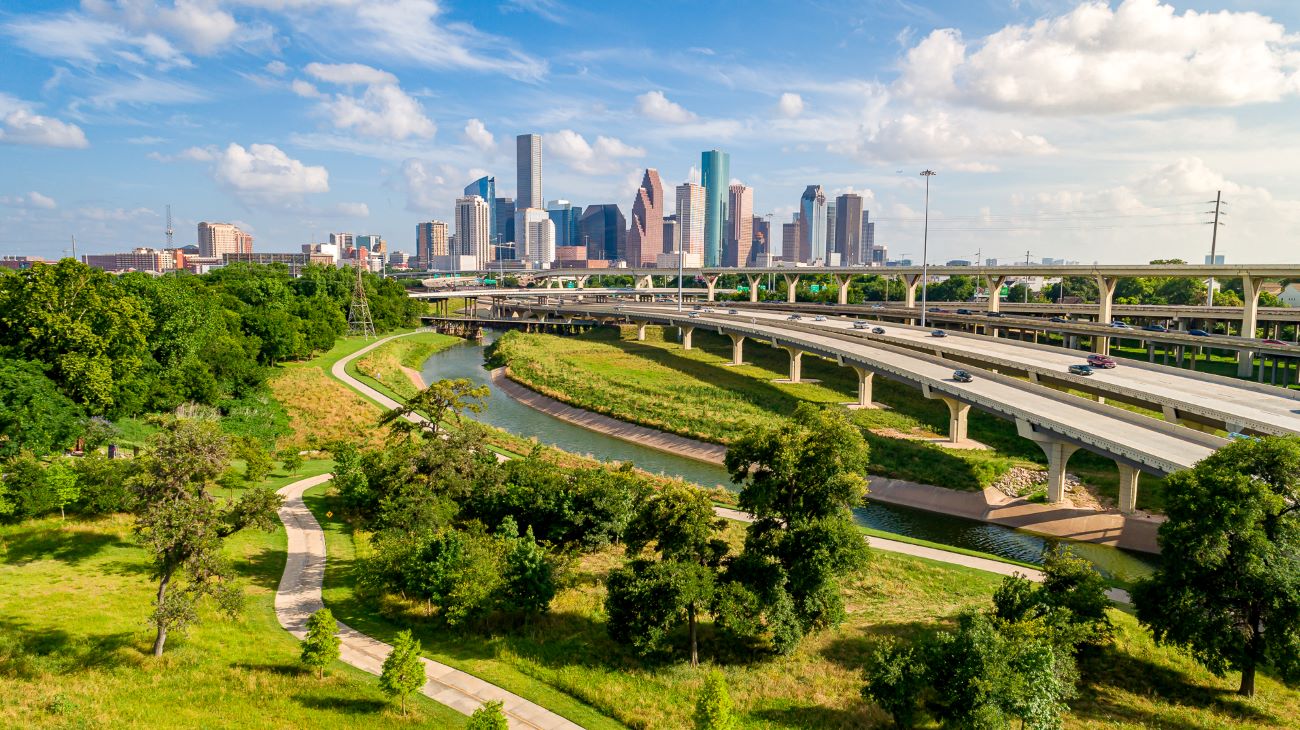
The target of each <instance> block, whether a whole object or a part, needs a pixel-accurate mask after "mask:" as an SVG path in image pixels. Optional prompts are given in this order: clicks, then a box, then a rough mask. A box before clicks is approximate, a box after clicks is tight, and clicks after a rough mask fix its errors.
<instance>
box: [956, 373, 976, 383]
mask: <svg viewBox="0 0 1300 730" xmlns="http://www.w3.org/2000/svg"><path fill="white" fill-rule="evenodd" d="M952 379H953V380H956V381H957V382H958V383H969V382H970V381H972V380H974V379H975V378H974V377H973V376H972V375H971V374H970V373H968V372H966V371H965V370H954V371H952Z"/></svg>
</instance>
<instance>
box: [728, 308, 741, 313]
mask: <svg viewBox="0 0 1300 730" xmlns="http://www.w3.org/2000/svg"><path fill="white" fill-rule="evenodd" d="M727 314H740V310H739V309H728V310H727Z"/></svg>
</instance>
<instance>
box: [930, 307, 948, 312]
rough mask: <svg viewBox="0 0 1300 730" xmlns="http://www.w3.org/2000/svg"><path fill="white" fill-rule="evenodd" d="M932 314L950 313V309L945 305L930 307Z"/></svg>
mask: <svg viewBox="0 0 1300 730" xmlns="http://www.w3.org/2000/svg"><path fill="white" fill-rule="evenodd" d="M930 313H931V314H949V312H948V310H946V309H944V308H943V307H930Z"/></svg>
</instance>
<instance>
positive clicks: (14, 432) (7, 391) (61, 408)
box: [0, 358, 85, 459]
mask: <svg viewBox="0 0 1300 730" xmlns="http://www.w3.org/2000/svg"><path fill="white" fill-rule="evenodd" d="M84 417H85V416H84V414H83V413H82V411H81V408H80V407H79V406H77V404H76V403H73V402H72V400H71V399H69V398H68V397H67V396H65V395H64V394H63V393H60V392H59V388H58V386H57V385H55V383H54V381H52V380H50V379H49V378H47V377H45V373H44V371H43V369H42V368H41V366H40V365H39V364H38V363H34V362H25V361H22V360H9V359H6V358H0V459H4V458H8V457H11V456H15V455H17V454H18V453H19V452H20V451H30V452H32V453H33V454H35V455H37V456H44V455H46V454H49V453H52V452H55V451H59V450H61V449H64V448H66V447H68V446H71V445H72V443H73V442H74V441H75V440H76V438H77V436H78V435H80V433H81V431H82V430H83V428H84Z"/></svg>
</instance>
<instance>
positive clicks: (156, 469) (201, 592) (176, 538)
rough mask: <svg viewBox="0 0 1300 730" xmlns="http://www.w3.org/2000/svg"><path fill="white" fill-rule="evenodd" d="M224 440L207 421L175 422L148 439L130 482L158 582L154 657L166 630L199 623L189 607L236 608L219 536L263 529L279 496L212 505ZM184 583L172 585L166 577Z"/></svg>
mask: <svg viewBox="0 0 1300 730" xmlns="http://www.w3.org/2000/svg"><path fill="white" fill-rule="evenodd" d="M229 453H230V451H229V443H228V439H227V438H226V436H225V435H224V434H222V433H221V430H220V429H219V428H218V427H217V424H216V423H214V422H212V421H207V420H193V419H174V420H171V421H168V422H166V423H165V424H164V426H163V428H162V429H161V430H160V431H159V432H158V433H156V434H154V436H153V437H152V439H151V443H150V449H149V451H148V453H147V454H145V456H143V457H141V459H142V461H143V464H142V465H141V471H140V473H139V474H137V475H136V477H135V478H134V482H133V488H134V491H135V500H136V521H135V533H136V536H137V537H138V538H139V539H140V541H141V543H143V545H144V547H145V550H146V551H147V552H148V553H149V555H150V557H151V558H152V560H153V576H154V578H156V579H157V580H158V590H157V594H156V597H155V599H154V612H153V616H152V618H151V620H152V622H153V624H154V625H155V626H156V627H157V636H156V637H155V639H154V645H153V654H154V656H161V655H162V652H163V646H164V644H165V643H166V641H167V634H168V632H169V631H173V630H180V629H183V628H185V627H186V626H187V625H189V624H191V623H193V622H194V621H196V620H198V614H197V611H196V604H197V602H198V601H199V600H201V599H203V598H205V597H207V596H214V597H216V598H217V600H218V602H219V603H220V605H221V607H222V608H223V609H225V610H226V611H227V612H232V613H233V612H235V611H237V610H238V609H239V607H240V602H241V599H242V596H243V594H242V592H241V591H240V589H239V588H238V587H237V586H236V585H235V584H234V582H233V576H232V575H231V574H230V571H229V568H228V566H227V565H226V563H225V560H224V558H223V556H222V548H223V545H224V543H225V540H226V538H228V537H230V536H231V535H233V534H234V533H236V532H238V531H240V530H243V529H245V528H249V527H256V528H260V529H263V530H267V531H270V530H271V529H273V525H274V524H275V513H276V509H277V508H278V507H279V505H280V502H281V499H280V497H279V495H276V494H275V493H273V492H271V491H270V490H268V489H262V488H253V489H249V490H248V491H246V492H245V493H244V494H243V496H242V497H240V499H239V500H237V501H231V502H229V503H226V504H219V503H218V502H217V500H216V499H214V498H213V496H212V494H211V487H212V485H213V481H214V480H215V479H216V477H217V475H218V474H220V473H221V472H222V471H223V470H224V469H225V468H226V464H227V463H228V461H229ZM181 578H183V579H184V583H183V584H181V585H179V586H173V585H172V584H173V581H176V580H177V579H181Z"/></svg>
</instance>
